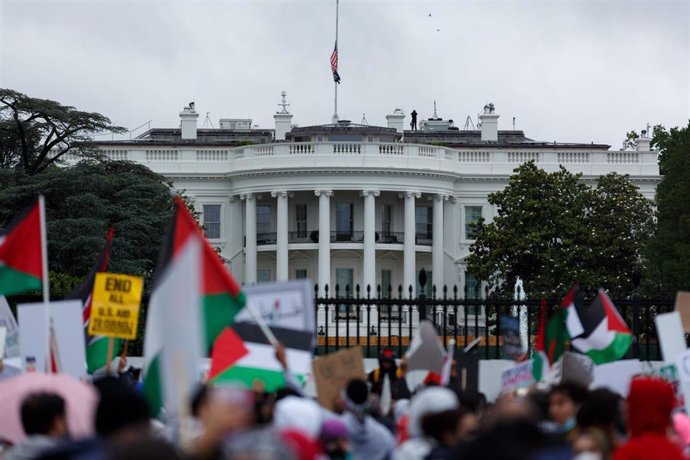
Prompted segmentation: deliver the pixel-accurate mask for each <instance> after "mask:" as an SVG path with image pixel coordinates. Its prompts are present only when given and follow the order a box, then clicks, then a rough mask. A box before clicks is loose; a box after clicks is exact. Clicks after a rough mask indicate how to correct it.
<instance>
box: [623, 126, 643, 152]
mask: <svg viewBox="0 0 690 460" xmlns="http://www.w3.org/2000/svg"><path fill="white" fill-rule="evenodd" d="M639 138H640V135H639V134H637V131H635V130H633V131H628V132H627V133H625V140H624V141H623V150H636V149H637V140H638V139H639Z"/></svg>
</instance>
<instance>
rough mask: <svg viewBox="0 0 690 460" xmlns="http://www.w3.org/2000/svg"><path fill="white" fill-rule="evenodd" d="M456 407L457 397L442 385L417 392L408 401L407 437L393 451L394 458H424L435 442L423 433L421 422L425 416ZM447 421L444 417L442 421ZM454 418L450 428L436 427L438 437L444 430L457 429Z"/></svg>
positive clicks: (404, 459)
mask: <svg viewBox="0 0 690 460" xmlns="http://www.w3.org/2000/svg"><path fill="white" fill-rule="evenodd" d="M457 408H458V398H457V397H456V396H455V393H454V392H453V391H451V390H449V389H448V388H444V387H429V388H425V389H423V390H421V391H420V392H419V393H417V394H416V395H415V396H414V397H413V398H412V401H411V403H410V414H409V422H408V432H409V439H408V440H407V441H405V442H404V443H403V444H401V446H400V448H399V449H398V450H397V451H396V452H395V458H396V459H400V460H407V459H409V460H412V459H418V458H424V457H425V456H426V455H428V454H429V453H430V452H431V450H432V449H433V447H435V445H436V444H437V442H436V441H434V439H433V438H432V437H430V436H428V435H425V433H424V430H423V428H422V423H423V420H424V418H425V417H428V416H431V415H434V414H438V413H440V412H444V411H447V410H455V409H457ZM445 421H447V420H446V419H444V422H445ZM457 422H459V420H455V421H454V422H453V423H454V426H453V427H452V428H448V427H440V428H438V430H437V431H438V435H439V437H440V436H442V435H443V434H444V432H446V431H449V430H450V431H454V430H456V429H457Z"/></svg>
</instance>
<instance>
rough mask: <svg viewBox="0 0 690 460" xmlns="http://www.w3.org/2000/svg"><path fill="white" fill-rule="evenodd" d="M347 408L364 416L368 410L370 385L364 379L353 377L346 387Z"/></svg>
mask: <svg viewBox="0 0 690 460" xmlns="http://www.w3.org/2000/svg"><path fill="white" fill-rule="evenodd" d="M343 399H344V400H345V410H347V411H349V412H352V413H354V414H355V415H357V416H359V417H363V416H364V415H365V414H366V413H367V412H368V404H367V403H368V401H369V387H367V384H366V382H365V381H364V380H361V379H352V380H350V382H348V384H347V387H345V392H344V398H343Z"/></svg>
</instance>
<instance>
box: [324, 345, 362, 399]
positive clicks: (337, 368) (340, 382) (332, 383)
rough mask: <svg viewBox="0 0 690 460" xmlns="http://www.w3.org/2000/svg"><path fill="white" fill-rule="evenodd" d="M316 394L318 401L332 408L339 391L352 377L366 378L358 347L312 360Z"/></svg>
mask: <svg viewBox="0 0 690 460" xmlns="http://www.w3.org/2000/svg"><path fill="white" fill-rule="evenodd" d="M312 369H313V372H314V374H313V375H314V381H315V383H316V394H317V396H318V399H319V403H320V404H321V405H322V406H323V407H325V408H326V409H330V410H333V409H334V408H335V407H334V403H335V402H336V400H337V399H338V397H340V393H341V391H343V389H344V388H345V385H347V382H349V381H350V380H352V379H362V380H366V374H365V373H364V359H363V356H362V349H361V348H360V347H353V348H348V349H346V350H340V351H336V352H335V353H330V354H328V355H325V356H321V357H319V358H316V359H314V360H313V361H312Z"/></svg>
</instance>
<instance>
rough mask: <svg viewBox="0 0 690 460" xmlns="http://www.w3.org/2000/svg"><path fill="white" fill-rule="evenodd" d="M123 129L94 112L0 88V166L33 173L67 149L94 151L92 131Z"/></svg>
mask: <svg viewBox="0 0 690 460" xmlns="http://www.w3.org/2000/svg"><path fill="white" fill-rule="evenodd" d="M101 131H108V132H113V133H121V132H125V128H122V127H119V126H113V125H112V123H111V122H110V119H109V118H107V117H105V116H103V115H101V114H100V113H95V112H82V111H79V110H77V109H75V108H74V107H70V106H66V105H62V104H60V103H59V102H55V101H50V100H47V99H37V98H32V97H29V96H27V95H25V94H22V93H19V92H17V91H14V90H11V89H2V88H0V167H2V168H13V169H21V170H23V171H24V173H26V174H28V175H32V174H36V173H37V172H39V171H42V170H44V169H45V168H47V167H48V166H50V165H52V164H54V163H56V162H58V161H59V160H60V158H61V157H62V156H63V155H64V154H65V153H67V152H68V151H69V152H70V153H74V154H77V155H80V156H82V157H84V158H86V157H88V156H90V155H93V154H94V151H93V150H92V149H91V137H90V136H91V135H92V134H94V133H96V132H101Z"/></svg>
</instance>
